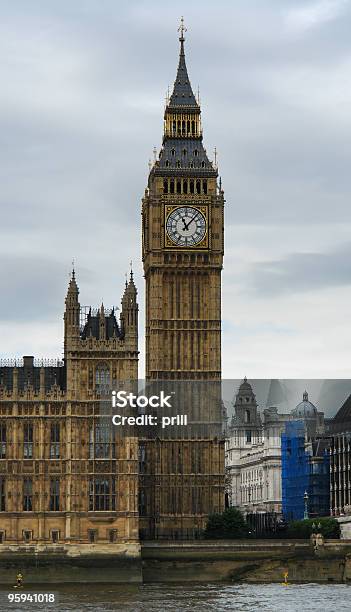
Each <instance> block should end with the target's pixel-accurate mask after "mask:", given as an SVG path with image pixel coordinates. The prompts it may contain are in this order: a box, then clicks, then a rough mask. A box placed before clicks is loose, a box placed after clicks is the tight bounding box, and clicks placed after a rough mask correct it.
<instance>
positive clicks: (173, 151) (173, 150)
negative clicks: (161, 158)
mask: <svg viewBox="0 0 351 612" xmlns="http://www.w3.org/2000/svg"><path fill="white" fill-rule="evenodd" d="M171 154H172V155H173V157H174V155H175V149H172V150H171Z"/></svg>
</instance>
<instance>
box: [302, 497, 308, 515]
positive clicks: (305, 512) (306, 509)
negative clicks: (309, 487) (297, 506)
mask: <svg viewBox="0 0 351 612" xmlns="http://www.w3.org/2000/svg"><path fill="white" fill-rule="evenodd" d="M303 499H304V502H305V510H304V513H303V518H304V520H306V519H308V493H307V491H305V493H304V496H303Z"/></svg>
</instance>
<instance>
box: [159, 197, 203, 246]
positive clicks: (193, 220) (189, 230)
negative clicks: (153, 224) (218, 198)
mask: <svg viewBox="0 0 351 612" xmlns="http://www.w3.org/2000/svg"><path fill="white" fill-rule="evenodd" d="M166 232H167V236H168V238H169V239H170V240H171V241H172V242H173V244H174V245H176V246H179V247H194V246H196V245H197V244H199V242H201V241H202V240H203V239H204V237H205V235H206V219H205V216H204V214H203V213H202V212H201V210H199V209H198V208H194V207H193V206H180V207H179V208H175V209H174V210H173V211H172V212H171V213H170V214H169V215H168V217H167V221H166Z"/></svg>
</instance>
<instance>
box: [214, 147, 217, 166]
mask: <svg viewBox="0 0 351 612" xmlns="http://www.w3.org/2000/svg"><path fill="white" fill-rule="evenodd" d="M214 167H215V169H216V170H217V147H215V148H214Z"/></svg>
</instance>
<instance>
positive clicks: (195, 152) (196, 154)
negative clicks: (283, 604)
mask: <svg viewBox="0 0 351 612" xmlns="http://www.w3.org/2000/svg"><path fill="white" fill-rule="evenodd" d="M198 155H199V152H198V150H197V149H195V150H194V157H197V156H198Z"/></svg>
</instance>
